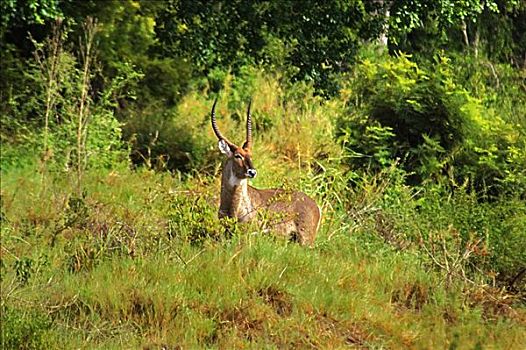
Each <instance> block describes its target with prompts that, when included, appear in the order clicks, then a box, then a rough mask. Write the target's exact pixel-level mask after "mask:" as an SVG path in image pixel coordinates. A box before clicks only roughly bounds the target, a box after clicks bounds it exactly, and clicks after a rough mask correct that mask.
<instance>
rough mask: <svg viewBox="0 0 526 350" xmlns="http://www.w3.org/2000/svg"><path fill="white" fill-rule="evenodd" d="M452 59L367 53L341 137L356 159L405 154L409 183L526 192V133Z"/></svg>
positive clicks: (369, 161)
mask: <svg viewBox="0 0 526 350" xmlns="http://www.w3.org/2000/svg"><path fill="white" fill-rule="evenodd" d="M457 80H458V79H457V77H456V76H455V73H454V71H453V69H452V65H451V63H450V60H449V59H448V58H445V57H439V58H438V59H437V60H436V62H434V63H433V64H432V65H430V66H429V67H428V66H426V65H424V64H417V63H415V62H413V61H411V59H410V57H409V56H406V55H403V54H401V55H399V56H398V57H394V58H391V57H387V56H381V57H376V58H375V59H373V60H371V59H369V58H366V59H364V60H363V61H362V63H361V64H359V65H358V66H357V67H356V70H355V72H354V73H353V74H352V75H350V76H349V78H348V80H347V81H346V88H345V89H344V90H343V91H342V96H343V97H344V98H345V99H346V100H347V101H348V104H349V111H348V113H346V114H344V115H342V116H341V117H340V118H339V119H338V121H337V137H338V138H339V140H340V142H341V143H342V144H343V145H344V147H345V149H346V150H347V152H348V153H349V154H350V155H352V158H351V159H353V161H352V162H351V164H352V165H354V166H355V167H358V168H362V169H363V168H372V169H374V170H380V169H381V168H383V167H384V166H385V165H386V164H389V163H390V162H392V161H394V160H396V159H400V160H401V165H402V166H403V168H404V169H405V170H406V171H407V172H408V174H409V175H410V176H409V177H408V181H409V183H412V184H421V183H424V182H426V181H432V182H436V181H446V182H450V184H452V185H454V186H455V185H456V184H457V183H461V182H463V181H464V180H465V179H468V180H469V181H471V184H472V188H473V189H475V190H478V191H485V192H486V193H489V194H492V195H495V194H498V193H499V192H507V193H514V194H515V195H518V196H521V195H522V196H524V195H525V194H526V187H525V185H526V183H525V180H524V179H525V178H526V176H524V175H526V173H525V169H526V163H525V162H526V161H525V159H526V153H525V152H526V137H524V133H521V132H520V131H517V130H516V129H514V127H513V126H511V125H509V123H507V122H506V119H505V118H506V116H505V115H501V114H500V113H499V111H496V110H494V109H492V108H486V107H484V105H483V103H482V101H481V100H479V99H477V98H474V97H472V96H471V95H470V93H469V92H468V91H466V90H465V89H464V88H463V87H462V86H461V85H460V84H459V83H458V82H457Z"/></svg>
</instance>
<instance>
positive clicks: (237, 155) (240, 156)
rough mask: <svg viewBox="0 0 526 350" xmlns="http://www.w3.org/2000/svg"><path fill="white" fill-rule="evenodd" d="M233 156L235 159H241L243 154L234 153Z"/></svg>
mask: <svg viewBox="0 0 526 350" xmlns="http://www.w3.org/2000/svg"><path fill="white" fill-rule="evenodd" d="M234 157H236V158H237V159H243V156H242V155H241V154H236V155H234Z"/></svg>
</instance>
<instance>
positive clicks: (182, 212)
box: [1, 168, 526, 349]
mask: <svg viewBox="0 0 526 350" xmlns="http://www.w3.org/2000/svg"><path fill="white" fill-rule="evenodd" d="M329 173H330V176H336V175H337V172H330V171H327V174H329ZM291 176H293V177H295V178H296V179H299V180H300V181H299V183H301V184H302V188H303V189H306V190H307V191H308V192H310V194H312V195H314V196H316V197H317V199H318V201H320V202H322V201H324V200H323V199H322V198H326V199H325V200H330V201H331V203H333V204H334V203H337V202H338V200H339V201H341V203H342V204H341V205H336V204H334V205H325V208H326V212H325V214H324V218H325V219H324V222H323V226H322V229H321V233H320V236H319V237H318V239H317V242H316V244H315V246H314V247H313V248H304V247H301V246H299V245H297V244H294V243H289V242H286V241H284V240H282V239H278V238H275V237H272V236H271V235H263V234H256V235H253V234H251V233H252V232H253V231H254V230H253V228H252V227H244V226H241V227H239V226H235V225H234V224H233V223H231V222H226V223H221V222H219V220H217V219H216V210H217V201H218V195H217V193H218V189H219V182H218V179H217V178H216V179H213V180H212V179H210V178H191V177H190V178H186V179H182V178H177V177H172V176H170V175H168V174H165V173H154V172H150V171H144V170H138V171H135V172H133V171H128V170H121V171H107V172H100V171H99V172H92V173H87V174H86V176H85V188H84V190H85V194H84V195H81V196H77V195H73V193H75V191H74V189H73V188H71V186H70V185H69V180H68V179H67V178H65V177H61V176H51V175H50V176H47V177H45V178H44V180H43V181H42V179H41V177H40V176H39V175H38V174H37V173H36V172H35V171H34V170H33V169H31V168H27V169H25V170H17V171H10V172H9V173H4V174H2V238H1V239H2V250H1V254H2V255H1V259H2V264H1V266H2V280H1V287H2V288H1V295H2V305H1V306H2V335H3V337H2V341H3V345H4V346H5V347H6V348H26V349H38V348H57V349H62V348H81V349H94V348H100V349H125V348H126V349H127V348H145V349H160V348H162V347H163V346H167V347H168V348H170V349H172V348H177V346H180V347H181V348H220V349H230V348H270V349H283V348H290V349H297V348H323V349H331V348H332V349H338V348H345V347H356V348H372V349H380V348H393V349H405V348H415V349H432V348H433V349H435V348H438V349H441V348H450V349H518V348H520V346H522V344H523V343H522V342H523V340H524V338H525V336H526V310H525V308H524V304H523V303H522V304H521V303H520V301H519V300H518V299H517V298H516V297H513V296H512V295H509V294H506V295H504V296H503V295H502V294H499V293H498V292H496V291H495V290H494V289H492V288H489V287H487V286H486V285H483V284H477V285H472V284H470V283H468V282H466V281H465V280H463V279H462V278H453V279H451V281H450V282H449V283H446V281H447V279H446V278H445V273H444V271H442V270H441V269H437V268H436V267H434V266H433V264H432V263H430V262H429V259H428V258H427V256H426V254H425V253H424V252H422V251H421V250H418V249H409V248H407V249H400V248H399V247H398V246H397V245H396V244H393V243H392V242H390V241H389V240H387V239H386V236H385V234H384V235H382V232H384V231H385V225H383V226H382V225H379V223H378V220H376V221H375V219H374V218H375V217H377V211H378V210H379V206H380V203H379V202H378V198H379V197H380V196H379V193H380V192H382V191H383V192H385V191H386V190H385V189H383V190H382V188H383V187H382V186H384V187H385V186H386V185H385V184H384V185H382V184H381V183H376V182H375V181H371V182H370V183H369V184H366V183H365V182H364V183H363V186H362V188H358V189H356V190H355V191H354V192H349V193H348V196H347V197H345V196H343V194H342V193H340V194H339V195H338V194H337V192H334V191H336V190H337V187H336V186H338V184H332V185H328V184H327V185H326V188H325V190H324V189H323V188H322V189H320V186H318V184H319V180H320V179H319V178H316V177H312V176H310V175H309V174H305V173H302V171H301V169H299V170H297V171H295V172H294V173H293V174H292V175H291ZM280 178H282V177H281V175H280V173H279V172H276V175H275V176H274V177H273V176H272V174H271V172H268V174H267V178H266V179H264V180H263V181H265V182H266V183H267V182H268V183H272V182H274V184H280V182H279V179H280ZM309 179H310V180H309ZM322 191H327V192H322ZM390 195H391V196H392V195H393V193H392V192H391V193H390ZM399 196H400V198H403V195H402V194H399ZM344 197H345V198H344ZM402 204H403V203H402ZM393 206H394V205H393ZM368 208H369V209H368ZM448 210H449V209H448ZM385 212H386V213H387V214H386V215H388V214H389V212H388V211H385ZM391 214H392V213H391ZM422 215H424V214H422ZM408 216H410V214H408V213H401V214H400V215H399V217H395V216H394V215H391V216H389V217H390V218H395V219H396V220H397V221H396V222H395V223H396V225H395V226H394V227H398V228H396V229H398V230H403V229H405V230H413V229H414V228H415V226H411V225H409V224H408V222H409V219H408V218H407V217H408ZM423 217H425V216H422V218H423ZM416 219H418V217H416ZM416 219H415V220H416ZM427 219H428V220H429V217H428V218H427ZM428 225H430V226H432V224H431V223H428ZM459 225H460V224H459ZM225 228H229V230H228V231H229V232H230V234H225ZM391 229H392V230H395V228H391ZM402 233H403V234H405V236H408V237H410V236H411V232H402ZM405 236H404V237H405ZM404 239H405V238H404ZM508 300H510V301H508Z"/></svg>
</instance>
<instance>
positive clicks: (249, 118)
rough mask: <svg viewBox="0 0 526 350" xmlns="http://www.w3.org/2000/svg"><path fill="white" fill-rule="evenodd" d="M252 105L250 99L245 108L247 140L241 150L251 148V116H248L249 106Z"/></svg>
mask: <svg viewBox="0 0 526 350" xmlns="http://www.w3.org/2000/svg"><path fill="white" fill-rule="evenodd" d="M251 104H252V99H250V101H248V108H247V139H246V141H245V144H244V145H243V148H246V149H249V148H251V147H252V115H251V114H250V105H251Z"/></svg>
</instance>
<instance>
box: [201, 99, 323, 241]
mask: <svg viewBox="0 0 526 350" xmlns="http://www.w3.org/2000/svg"><path fill="white" fill-rule="evenodd" d="M216 103H217V99H216V100H215V101H214V105H213V106H212V112H211V121H212V128H213V130H214V133H215V135H216V136H217V138H218V139H219V150H220V151H221V153H223V154H224V155H226V156H227V159H226V160H225V161H224V163H223V169H222V176H221V204H220V206H219V218H222V217H231V218H236V219H237V220H238V222H248V221H254V220H255V221H256V222H257V223H258V224H259V225H261V228H262V229H264V230H265V231H266V230H270V231H273V232H275V233H277V234H279V235H283V236H285V237H288V238H289V239H291V240H295V241H298V242H299V243H300V244H302V245H312V244H313V243H314V240H315V238H316V233H317V231H318V228H319V226H320V220H321V210H320V208H319V207H318V205H317V204H316V202H314V200H312V199H311V198H310V197H309V196H307V195H306V194H305V193H303V192H296V191H287V190H283V189H257V188H254V187H252V186H250V185H248V179H249V178H250V179H253V178H255V177H256V175H257V171H256V169H255V167H254V164H253V163H252V116H251V114H250V103H249V104H248V108H247V126H246V140H245V142H244V143H243V146H242V147H239V146H236V145H235V144H234V143H232V142H230V141H229V140H228V139H227V138H225V137H224V136H223V135H222V134H221V132H220V131H219V128H218V127H217V122H216V117H215V107H216Z"/></svg>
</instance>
